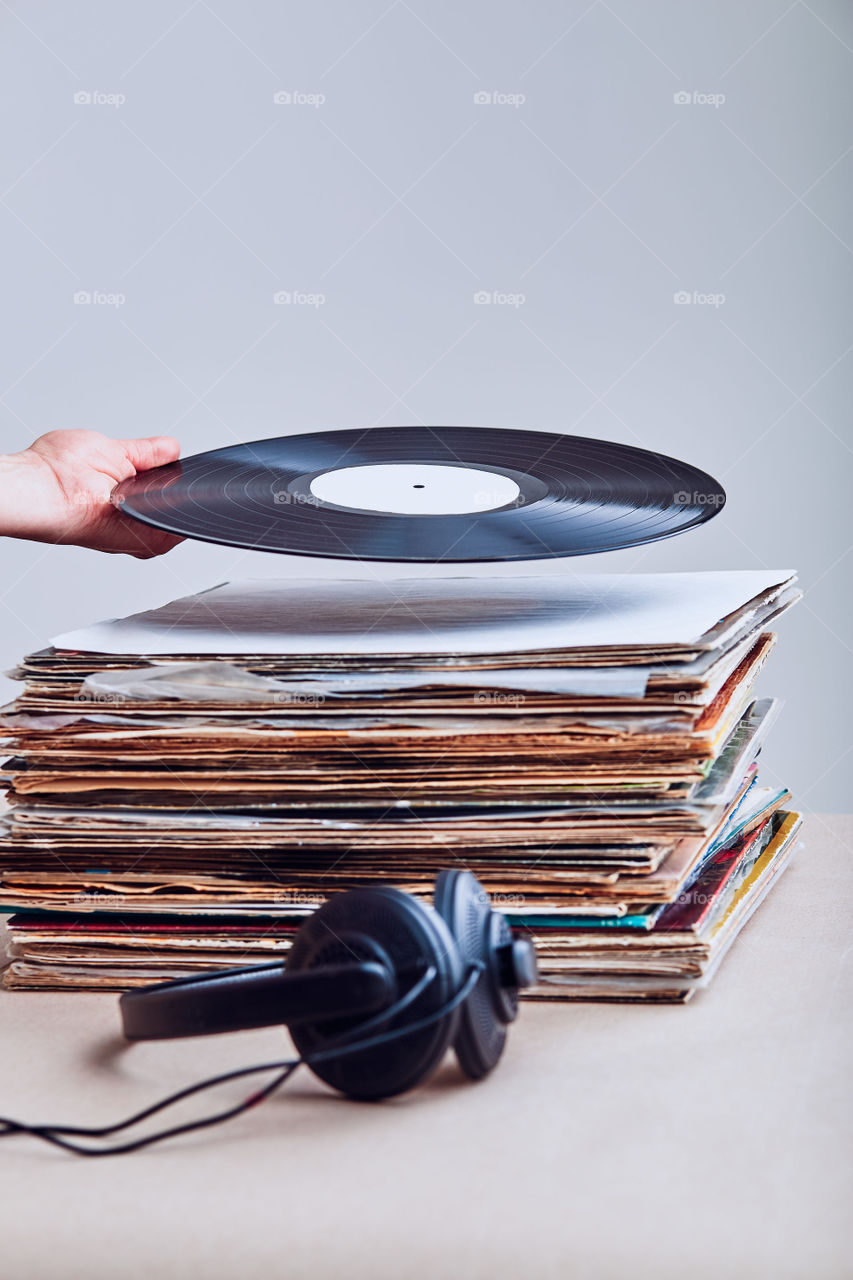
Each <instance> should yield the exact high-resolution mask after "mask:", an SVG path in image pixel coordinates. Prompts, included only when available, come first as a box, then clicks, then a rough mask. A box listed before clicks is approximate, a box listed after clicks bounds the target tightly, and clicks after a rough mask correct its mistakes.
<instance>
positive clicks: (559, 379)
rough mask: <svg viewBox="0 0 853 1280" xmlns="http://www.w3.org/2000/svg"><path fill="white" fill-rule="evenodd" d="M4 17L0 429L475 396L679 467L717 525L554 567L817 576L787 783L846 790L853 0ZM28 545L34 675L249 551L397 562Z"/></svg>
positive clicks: (258, 564)
mask: <svg viewBox="0 0 853 1280" xmlns="http://www.w3.org/2000/svg"><path fill="white" fill-rule="evenodd" d="M0 24H2V35H3V39H2V69H0V86H2V90H0V92H2V96H3V99H4V103H3V106H4V115H5V119H6V122H7V129H6V131H5V132H6V136H5V143H4V148H3V153H2V173H0V189H2V192H3V194H2V202H0V227H2V244H3V250H4V253H3V257H4V260H5V271H4V281H5V287H4V291H3V297H2V304H1V305H0V312H1V313H2V318H3V333H2V341H1V342H0V389H2V395H0V403H2V418H0V423H2V427H0V430H2V449H3V450H4V451H12V450H15V449H19V448H23V447H24V446H26V445H27V444H28V443H29V442H30V441H31V440H32V439H33V438H34V437H35V436H36V435H38V434H39V433H41V432H43V431H45V430H48V429H50V428H55V427H71V426H76V427H89V428H93V429H97V430H102V431H104V432H107V433H110V434H113V435H125V436H129V435H137V434H138V435H148V434H153V433H160V432H162V433H170V434H177V435H178V436H179V437H180V439H181V441H182V443H183V447H184V451H185V452H186V453H191V452H195V451H197V450H199V449H203V448H212V447H216V446H219V445H224V444H228V443H233V442H236V441H239V440H247V439H256V438H259V437H263V436H267V435H276V434H279V433H282V432H288V431H293V430H302V429H305V430H316V429H320V428H325V427H330V426H362V427H363V426H369V425H389V424H394V423H415V422H429V423H447V422H451V423H472V424H480V425H495V426H502V427H525V426H532V427H537V428H543V429H550V430H565V431H569V432H572V431H574V432H578V433H580V434H586V435H592V436H603V437H605V438H608V439H613V440H621V441H625V442H627V443H631V444H640V445H643V446H646V447H649V448H652V449H656V450H662V451H663V452H666V453H672V454H675V455H676V456H682V457H684V458H686V459H688V460H689V461H691V462H693V463H695V464H697V465H698V466H700V467H703V468H705V469H707V470H709V471H710V472H711V473H712V474H714V475H716V476H717V477H719V478H720V479H721V480H722V481H723V483H724V485H725V486H726V488H727V490H728V493H729V503H728V506H727V507H726V508H725V511H724V512H723V514H722V515H721V516H719V517H718V518H717V519H715V520H714V521H712V522H711V523H710V524H708V525H707V526H705V527H703V528H702V529H700V530H698V531H696V532H693V533H691V534H687V535H685V536H684V537H682V538H677V539H674V540H671V541H668V542H663V543H660V544H658V545H654V546H651V547H646V548H640V549H639V550H637V551H634V552H620V553H616V554H611V555H609V556H606V557H593V558H590V559H587V560H585V561H574V562H570V561H564V562H562V563H561V562H552V563H550V564H547V565H545V566H543V571H545V572H556V573H559V572H565V571H566V569H567V568H569V569H570V568H572V567H575V568H582V569H601V570H627V569H634V568H636V569H637V570H638V571H639V570H666V569H689V568H695V569H706V568H734V567H744V568H753V567H761V566H765V565H769V566H772V567H777V566H778V567H784V568H787V567H793V568H798V569H799V570H800V572H801V575H802V580H803V585H804V587H805V588H806V592H807V594H806V599H805V601H804V603H802V604H801V605H799V606H798V608H797V609H796V610H795V611H794V612H793V613H792V614H791V615H790V616H789V617H788V618H787V619H785V620H784V621H783V623H782V624H781V632H782V637H781V644H780V647H779V649H778V651H777V653H776V654H775V655H774V657H773V659H772V660H771V665H770V669H769V672H768V673H767V675H766V676H765V677H764V679H763V688H764V691H765V692H776V693H779V694H781V695H783V696H784V697H785V699H786V702H787V707H786V710H785V712H784V714H783V717H782V719H781V721H780V723H779V724H778V726H777V728H776V731H775V736H774V737H773V740H772V742H771V746H770V747H769V749H768V751H767V753H766V759H767V767H766V769H765V776H766V777H767V778H768V779H775V780H784V781H785V782H787V783H788V784H789V785H790V786H791V787H792V789H794V791H795V793H796V796H797V799H798V801H799V802H800V803H801V804H802V805H803V806H804V807H805V808H809V809H812V808H814V809H824V810H825V809H843V808H847V807H848V804H847V792H846V790H845V788H844V780H845V774H846V772H847V765H848V764H849V757H848V758H845V752H846V751H847V750H848V749H849V745H850V744H849V734H848V732H847V723H848V716H849V705H848V704H847V699H848V698H849V687H850V680H849V675H848V670H849V661H850V658H851V648H850V645H849V643H848V640H849V635H848V634H847V633H846V624H847V616H848V612H849V610H848V601H847V595H848V590H847V582H848V580H849V573H845V570H849V559H848V558H847V557H848V553H849V551H850V535H849V530H848V528H847V522H846V519H845V517H846V514H847V505H848V495H849V484H850V453H851V450H850V448H849V433H848V427H847V416H848V415H847V412H846V410H847V406H848V404H849V399H850V397H849V385H850V384H849V375H850V368H851V360H853V356H851V346H853V316H851V309H850V306H849V300H850V297H851V293H853V288H851V286H853V280H851V247H850V244H849V243H847V240H848V238H849V223H848V222H847V220H846V219H845V216H844V215H845V213H846V212H847V211H848V210H849V207H850V188H851V182H850V176H851V167H853V150H851V148H853V110H851V107H853V102H851V98H853V16H851V8H850V6H849V5H847V4H842V3H833V2H831V0H813V2H812V3H809V4H806V3H804V2H803V0H795V3H792V4H789V5H786V4H785V3H784V0H779V2H777V0H750V3H749V4H744V3H743V0H727V2H724V3H721V2H720V0H716V2H715V3H713V4H710V3H709V4H705V5H701V4H698V3H690V4H687V3H684V2H683V0H643V2H642V3H639V2H637V0H634V2H633V3H628V2H627V0H610V2H608V3H604V0H598V2H597V3H592V4H587V3H578V4H575V3H565V2H563V3H526V4H522V3H502V4H496V3H494V0H489V2H488V3H487V2H486V0H477V2H476V3H470V2H469V3H464V4H460V3H458V0H457V2H455V3H451V2H450V0H439V2H434V3H429V4H428V3H427V2H426V0H417V2H416V3H415V2H413V3H406V2H404V0H397V2H396V3H392V4H388V3H387V2H386V0H377V2H376V3H367V2H366V0H358V2H355V3H354V2H353V0H347V2H340V3H327V2H323V3H314V4H287V3H285V4H281V3H249V4H247V3H245V2H244V3H240V4H238V3H235V2H234V0H213V3H210V4H208V3H205V0H197V2H196V3H193V4H190V5H188V6H185V5H184V4H182V3H163V2H162V0H160V2H152V0H148V2H147V3H146V4H144V5H121V6H117V5H114V4H108V3H100V4H92V3H88V4H87V3H78V4H75V5H73V6H72V5H67V4H64V3H58V2H54V0H48V2H40V3H37V4H36V3H29V4H21V3H17V4H16V3H11V4H3V6H2V9H0ZM276 92H289V93H290V94H291V95H292V96H295V95H297V94H302V95H321V94H322V95H324V96H325V101H324V102H322V103H321V104H320V105H316V106H315V105H310V104H309V103H307V102H301V101H291V102H290V104H276V103H275V102H274V94H275V93H276ZM478 92H479V93H481V94H482V93H485V94H489V95H491V97H492V99H493V100H492V101H491V102H488V103H483V104H478V103H477V102H475V97H474V95H475V94H476V93H478ZM75 94H77V95H79V94H83V95H87V94H88V95H92V96H93V97H95V98H97V96H98V95H107V96H108V95H123V96H124V99H125V101H124V102H123V103H120V104H119V105H111V104H109V103H108V102H99V101H97V100H93V101H90V102H88V103H85V102H84V103H76V102H75V101H74V97H75ZM676 94H686V95H688V98H689V101H687V102H677V101H676V100H675V97H674V95H676ZM500 95H524V101H523V102H521V103H518V100H517V99H516V105H513V104H512V103H510V102H506V101H494V98H495V97H496V96H500ZM720 95H722V97H723V99H724V100H721V98H720ZM709 99H711V100H709ZM845 193H846V200H845ZM480 290H483V291H486V292H488V293H489V294H490V295H491V294H493V293H494V292H498V293H500V294H503V295H516V301H517V300H518V299H517V295H523V296H524V301H523V303H520V304H519V305H512V304H507V303H500V302H492V303H491V304H489V305H477V304H475V302H474V295H475V293H476V292H477V291H480ZM80 291H83V292H87V293H90V294H94V293H100V294H121V295H123V297H124V301H123V303H122V304H121V305H120V306H113V305H109V304H108V303H98V302H91V303H89V304H88V305H84V304H80V303H75V300H74V296H75V293H79V292H80ZM277 291H288V292H290V293H294V292H299V293H301V294H303V295H307V294H314V295H317V294H322V295H324V299H325V300H324V301H323V302H322V304H321V305H311V304H310V303H304V302H293V301H292V302H291V303H290V304H289V305H287V304H285V305H277V304H276V303H274V301H273V297H274V294H275V293H276V292H277ZM679 291H686V292H687V293H688V294H689V295H690V296H691V301H690V303H687V304H679V303H676V302H675V301H674V295H675V294H676V293H677V292H679ZM694 293H695V294H698V295H704V296H707V295H715V302H707V301H706V302H702V301H694V300H693V296H694ZM720 295H722V296H723V297H724V301H721V300H720ZM845 380H846V384H847V389H848V395H847V396H846V397H845V396H844V394H843V391H844V386H845ZM2 554H3V572H2V583H0V605H2V608H0V616H2V631H0V659H2V662H3V664H4V665H6V666H8V665H10V664H11V663H12V662H13V661H14V660H15V659H16V657H17V656H18V655H20V654H21V653H22V652H24V651H26V650H29V649H32V648H35V647H40V646H41V645H42V644H43V643H44V642H45V641H46V640H47V639H48V638H49V637H50V636H51V635H53V634H55V633H56V632H58V631H61V630H65V629H68V628H70V627H72V626H75V625H78V624H83V623H85V622H88V621H91V620H94V619H95V618H98V617H104V616H111V615H115V614H122V613H127V612H131V611H133V610H135V609H138V608H141V607H146V606H149V605H152V604H156V603H159V602H161V601H162V600H164V599H168V598H170V597H173V596H175V595H179V594H185V593H186V592H189V591H192V590H195V589H197V588H199V587H202V586H205V585H209V584H210V583H212V582H216V581H219V580H222V579H224V578H227V577H232V576H260V575H278V574H303V575H305V574H308V575H313V574H319V573H323V574H332V575H338V576H341V575H363V574H365V573H367V574H380V575H383V576H387V575H389V574H394V573H395V572H399V570H395V568H394V567H393V566H371V567H366V566H358V565H356V564H351V563H350V564H347V563H343V562H342V563H340V564H336V563H334V562H331V561H310V560H297V559H284V558H280V557H274V556H270V555H265V554H260V553H244V552H239V551H233V552H232V551H229V550H228V549H226V548H218V547H212V546H203V545H201V544H195V545H192V544H185V545H183V546H181V547H180V548H178V549H177V550H176V551H175V552H173V553H172V554H170V555H169V556H167V557H165V558H163V559H162V560H158V561H152V562H138V561H135V560H131V559H125V558H119V557H108V556H103V555H99V554H97V553H95V552H89V551H82V550H77V549H74V548H68V547H44V546H35V545H27V544H24V543H16V542H12V541H9V540H7V541H6V542H5V543H4V544H3V547H2ZM473 571H474V572H481V573H483V574H491V573H501V572H527V571H529V568H527V569H525V567H523V566H522V567H515V568H514V569H510V568H506V569H504V568H502V567H501V566H491V567H486V568H483V569H481V570H478V569H474V570H473ZM422 572H430V570H423V571H422ZM9 687H10V688H11V686H9Z"/></svg>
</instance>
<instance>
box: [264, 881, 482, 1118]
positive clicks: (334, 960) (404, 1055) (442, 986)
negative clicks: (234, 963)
mask: <svg viewBox="0 0 853 1280" xmlns="http://www.w3.org/2000/svg"><path fill="white" fill-rule="evenodd" d="M354 959H357V960H378V961H380V963H383V964H385V965H386V966H387V967H388V968H389V970H390V971H391V973H392V974H394V975H395V978H396V980H397V993H396V996H395V998H396V999H398V998H399V997H400V996H401V995H403V994H405V992H406V990H407V989H409V988H410V987H412V986H413V985H414V984H415V983H416V982H417V981H418V979H419V978H421V977H422V976H423V973H424V970H425V968H426V966H427V965H431V966H432V967H433V968H434V969H435V971H436V976H435V978H434V980H433V981H432V982H430V983H429V985H428V986H427V987H426V988H425V990H424V991H423V992H422V993H421V995H420V996H418V998H417V999H416V1000H415V1001H414V1002H413V1003H412V1004H411V1005H409V1006H408V1007H407V1008H406V1009H405V1010H403V1012H401V1013H400V1014H398V1015H397V1016H396V1017H394V1018H391V1019H389V1020H388V1021H387V1022H380V1023H377V1024H375V1025H373V1026H372V1027H371V1031H370V1035H380V1034H382V1033H384V1032H386V1031H392V1030H401V1029H404V1028H405V1026H406V1025H407V1024H408V1023H412V1022H416V1021H418V1020H419V1019H421V1018H424V1017H428V1016H429V1015H430V1014H433V1013H435V1012H436V1010H438V1009H440V1008H441V1007H442V1005H444V1004H446V1003H447V1002H448V1001H449V1000H451V999H452V998H453V996H454V995H455V994H456V992H457V991H458V990H459V987H460V986H461V984H462V981H463V978H464V969H463V966H462V962H461V960H460V958H459V952H458V950H457V947H456V944H455V942H454V940H453V937H452V935H451V933H450V930H449V929H448V928H447V926H446V924H445V923H444V921H443V920H442V919H441V917H440V916H439V915H438V913H437V912H435V911H433V909H432V908H431V907H429V906H426V905H424V904H423V903H421V902H418V900H417V899H416V898H413V897H411V896H410V895H409V894H406V893H402V892H400V890H398V889H391V888H386V887H384V886H383V887H378V888H371V889H352V890H350V891H349V892H347V893H339V894H336V895H335V896H334V897H332V898H329V900H328V901H327V902H325V903H324V904H323V906H322V907H320V909H319V910H318V911H315V912H314V914H313V915H312V916H311V917H310V918H309V919H308V920H306V922H305V924H304V925H303V926H302V928H301V929H300V931H299V933H298V934H297V936H296V939H295V941H294V944H293V947H292V948H291V950H290V952H289V954H288V958H287V965H286V968H287V970H288V972H291V971H293V970H297V969H313V968H316V967H318V966H321V965H328V964H345V963H346V962H347V961H348V960H354ZM362 1020H363V1019H359V1018H356V1019H336V1020H334V1021H328V1020H327V1021H325V1022H301V1023H298V1024H296V1025H294V1026H293V1027H292V1028H291V1038H292V1039H293V1042H294V1044H295V1045H296V1048H297V1050H298V1051H299V1053H300V1054H301V1055H302V1056H304V1057H306V1058H307V1059H308V1065H309V1066H310V1067H311V1070H312V1071H313V1072H314V1073H315V1075H317V1076H319V1077H320V1079H321V1080H324V1081H325V1082H326V1083H327V1084H329V1085H331V1086H332V1087H333V1088H334V1089H339V1090H340V1091H341V1092H342V1093H346V1094H348V1095H349V1096H350V1097H352V1098H361V1099H365V1100H371V1101H376V1100H378V1099H380V1098H390V1097H392V1096H393V1095H395V1094H398V1093H404V1092H405V1091H406V1090H407V1089H412V1088H414V1087H415V1086H416V1085H418V1084H420V1083H421V1081H422V1080H424V1079H426V1077H427V1076H428V1075H429V1074H430V1072H431V1071H432V1070H433V1069H434V1068H435V1067H436V1066H437V1064H438V1063H439V1062H440V1060H441V1059H442V1058H443V1057H444V1054H445V1053H446V1051H447V1049H448V1048H449V1046H450V1044H451V1043H452V1042H453V1039H454V1036H455V1035H456V1030H457V1026H458V1021H459V1010H458V1008H457V1009H453V1010H451V1011H450V1012H449V1013H447V1014H445V1015H443V1016H442V1017H440V1018H437V1019H436V1020H435V1022H433V1023H432V1024H431V1025H429V1026H427V1027H423V1028H421V1029H420V1030H417V1031H413V1032H412V1033H411V1034H410V1035H400V1036H399V1037H398V1038H396V1039H394V1040H391V1041H389V1042H388V1043H386V1044H382V1045H377V1046H375V1047H373V1048H370V1049H365V1050H363V1051H354V1052H352V1053H345V1054H341V1055H339V1056H336V1057H331V1056H330V1057H329V1058H328V1059H324V1060H321V1061H320V1062H317V1063H312V1062H311V1060H310V1059H311V1056H312V1054H316V1053H318V1052H320V1051H321V1050H323V1049H324V1048H326V1046H327V1045H328V1044H329V1043H330V1042H331V1041H332V1040H334V1039H335V1038H336V1037H338V1036H340V1035H342V1034H343V1033H345V1032H348V1031H350V1030H352V1029H353V1028H357V1026H358V1023H359V1021H362Z"/></svg>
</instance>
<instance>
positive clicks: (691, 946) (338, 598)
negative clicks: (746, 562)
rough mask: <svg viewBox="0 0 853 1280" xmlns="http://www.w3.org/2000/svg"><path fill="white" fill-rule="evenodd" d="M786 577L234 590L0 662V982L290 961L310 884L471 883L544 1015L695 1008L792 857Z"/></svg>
mask: <svg viewBox="0 0 853 1280" xmlns="http://www.w3.org/2000/svg"><path fill="white" fill-rule="evenodd" d="M798 594H799V593H798V591H797V589H796V587H795V586H794V575H792V574H791V573H788V572H771V571H766V572H765V571H743V572H727V573H723V572H720V573H674V574H633V575H628V574H548V575H543V576H503V577H486V578H483V577H466V576H456V577H444V578H420V579H405V580H399V579H398V580H393V581H377V580H373V579H344V580H334V581H331V580H326V581H319V582H318V581H306V580H301V581H278V580H275V581H271V580H252V581H248V582H242V583H227V584H225V585H223V586H220V587H216V588H214V589H212V590H210V591H206V592H201V593H199V594H198V595H195V596H190V597H187V598H185V599H182V600H177V601H174V602H172V603H171V604H168V605H165V606H163V607H162V608H160V609H156V610H153V611H151V612H148V613H143V614H137V615H134V616H132V617H130V618H124V619H118V620H113V621H110V622H105V623H100V624H97V625H95V626H93V627H90V628H86V629H84V630H81V631H78V632H74V633H69V634H67V635H65V636H61V637H58V638H57V639H56V640H55V641H54V642H53V644H52V646H51V647H49V648H46V649H43V650H41V651H40V652H38V653H34V654H31V655H30V656H29V657H27V658H26V659H25V660H24V661H23V662H22V663H21V666H20V667H19V668H18V669H17V670H16V671H15V672H14V673H13V675H14V676H15V678H17V679H19V680H21V681H23V682H24V684H23V688H22V691H21V693H20V696H19V697H18V698H17V699H16V701H15V702H14V703H13V704H12V705H11V706H10V707H7V708H6V709H5V711H4V713H3V717H2V725H3V733H4V735H5V739H6V744H7V745H6V749H7V751H8V752H10V753H11V756H12V758H11V759H10V760H9V761H8V762H7V764H6V766H5V768H6V773H7V776H8V783H9V789H8V793H7V796H6V803H7V808H6V809H5V812H4V814H3V831H2V839H0V908H2V909H3V910H4V911H7V912H9V913H12V914H11V917H10V920H9V926H10V937H11V946H10V954H11V960H10V963H9V965H8V967H7V969H6V972H5V982H6V985H7V986H9V987H15V988H23V987H65V988H80V989H94V988H112V989H122V988H127V987H131V986H136V985H140V984H143V983H147V982H151V981H157V980H160V979H166V978H169V977H176V976H179V975H182V974H187V973H192V972H201V971H204V970H207V969H211V968H215V967H222V966H225V965H239V964H248V963H253V962H263V961H265V960H270V959H275V958H276V957H280V956H282V955H283V954H284V953H286V951H287V949H288V947H289V946H290V944H291V940H292V938H293V936H294V933H295V932H296V929H297V928H298V926H299V924H300V922H301V920H302V919H303V918H304V917H305V915H306V914H308V913H309V912H310V911H312V910H313V909H314V908H315V907H317V906H318V905H319V904H320V903H321V902H322V901H323V900H324V899H325V898H326V897H327V896H328V895H329V894H332V893H334V892H337V891H339V890H343V889H348V888H351V887H354V886H358V885H365V884H372V883H378V882H382V883H387V884H393V885H396V886H398V887H399V888H401V889H405V890H409V891H411V892H412V893H414V894H416V895H419V896H421V897H423V898H425V899H428V898H429V897H430V895H431V892H432V885H433V882H434V880H435V877H436V875H437V873H438V872H439V871H440V870H441V869H442V868H444V867H448V866H460V867H467V868H469V869H470V870H471V871H472V872H474V874H475V875H476V876H477V877H478V878H479V879H480V881H481V882H482V884H483V885H484V887H485V890H486V891H487V892H488V894H489V895H490V897H491V899H492V902H493V904H494V905H495V906H496V907H497V908H498V909H500V910H501V911H503V912H504V913H505V914H506V915H507V917H508V918H509V919H510V921H511V923H512V925H513V927H514V928H516V929H518V930H523V931H526V932H528V933H530V934H532V935H533V937H534V938H535V941H536V944H537V949H538V953H539V962H540V970H541V978H540V985H539V986H537V987H536V988H535V989H534V991H533V993H532V995H533V997H534V998H545V999H557V1000H560V999H630V1000H645V1001H649V1000H674V1001H680V1000H685V999H687V998H689V997H690V996H691V995H692V994H693V992H694V991H695V990H696V989H697V988H698V987H701V986H703V985H704V984H705V983H707V981H708V980H709V978H710V977H711V976H712V975H713V973H714V971H715V969H716V967H717V965H718V964H719V961H720V959H721V957H722V956H723V955H724V953H725V952H726V950H727V949H728V947H729V946H730V944H731V943H732V941H733V939H734V938H735V937H736V936H737V934H738V932H739V930H740V929H741V928H742V927H743V925H744V923H745V922H746V921H747V919H748V918H749V916H750V915H751V914H752V912H753V910H754V909H755V907H756V906H757V905H758V904H759V903H760V901H761V900H762V898H763V897H764V895H765V894H766V893H767V891H768V889H769V888H770V886H771V885H772V884H773V882H774V881H775V879H776V878H777V876H778V875H779V873H780V872H781V871H782V869H783V868H784V866H785V865H786V861H787V859H788V857H789V855H790V853H791V851H792V849H793V846H794V844H795V842H796V840H795V837H796V831H797V828H798V826H799V817H798V815H797V814H795V813H792V812H790V811H788V810H786V804H787V802H788V800H789V798H790V797H789V794H788V792H787V791H785V790H784V789H777V788H774V787H769V786H766V785H764V786H763V785H761V784H760V782H759V780H758V776H757V757H758V755H759V752H760V749H761V746H762V744H763V742H764V739H765V736H766V734H767V731H768V728H769V726H770V724H771V722H772V720H773V716H774V711H775V703H774V701H773V700H772V699H766V698H759V699H756V697H755V695H754V692H753V686H754V683H755V680H756V677H757V676H758V674H759V672H760V671H761V670H762V668H763V666H764V664H765V661H766V659H767V657H768V655H769V653H770V651H771V649H772V648H773V645H774V643H775V635H774V632H773V629H772V628H773V626H774V625H775V621H776V619H777V617H778V616H779V615H780V614H781V613H782V612H783V611H784V610H785V609H786V608H788V607H789V606H790V605H791V604H792V603H793V602H794V601H795V600H796V599H797V598H798Z"/></svg>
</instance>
